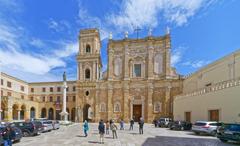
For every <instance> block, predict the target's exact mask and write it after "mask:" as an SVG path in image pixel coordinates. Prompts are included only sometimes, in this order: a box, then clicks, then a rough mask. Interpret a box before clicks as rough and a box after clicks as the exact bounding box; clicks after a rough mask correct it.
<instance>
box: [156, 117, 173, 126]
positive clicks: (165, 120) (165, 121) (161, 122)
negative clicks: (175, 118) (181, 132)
mask: <svg viewBox="0 0 240 146" xmlns="http://www.w3.org/2000/svg"><path fill="white" fill-rule="evenodd" d="M171 122H172V119H171V118H160V119H159V120H158V127H169V125H170V123H171Z"/></svg>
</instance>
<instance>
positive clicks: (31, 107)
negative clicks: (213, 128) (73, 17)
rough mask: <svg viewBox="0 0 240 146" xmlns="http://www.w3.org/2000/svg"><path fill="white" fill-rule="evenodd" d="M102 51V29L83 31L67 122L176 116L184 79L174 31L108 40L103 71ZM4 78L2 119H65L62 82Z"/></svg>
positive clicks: (150, 118) (69, 86)
mask: <svg viewBox="0 0 240 146" xmlns="http://www.w3.org/2000/svg"><path fill="white" fill-rule="evenodd" d="M100 49H101V39H100V34H99V31H98V29H84V30H81V31H80V34H79V53H78V55H77V71H78V72H77V79H76V81H68V82H67V85H68V89H67V112H68V113H69V118H68V119H69V120H72V121H77V122H82V121H84V120H89V121H93V122H95V121H99V120H100V119H104V120H106V119H115V120H117V121H118V120H120V119H123V120H124V121H129V120H130V119H134V120H135V121H138V120H139V119H140V117H142V118H143V119H144V120H145V121H146V122H151V121H152V120H153V119H154V118H156V117H162V116H165V117H172V116H173V105H172V103H173V97H174V96H175V95H178V94H180V93H181V92H182V78H181V77H180V76H179V75H178V74H177V73H176V71H175V69H174V68H172V67H171V64H170V56H171V55H170V52H171V41H170V34H165V35H164V36H158V37H155V36H147V37H145V38H139V39H132V38H127V37H126V38H124V39H121V40H113V39H112V38H110V39H109V42H108V45H107V53H108V56H107V57H108V64H107V70H106V71H104V72H102V61H101V54H100V52H101V51H100ZM1 78H2V80H3V81H2V82H3V84H2V87H1V91H2V93H1V94H2V96H3V100H2V109H3V111H2V115H3V117H2V118H3V119H5V120H13V119H29V118H48V119H58V120H59V119H61V116H60V115H59V113H60V112H61V110H62V109H61V108H62V90H63V89H62V84H63V83H62V81H59V82H39V83H26V82H24V81H21V80H19V79H16V78H14V77H11V76H9V75H7V74H4V73H2V76H1ZM11 84H12V85H11Z"/></svg>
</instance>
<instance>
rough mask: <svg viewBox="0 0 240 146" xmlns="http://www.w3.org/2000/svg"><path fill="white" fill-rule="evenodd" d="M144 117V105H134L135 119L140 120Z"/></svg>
mask: <svg viewBox="0 0 240 146" xmlns="http://www.w3.org/2000/svg"><path fill="white" fill-rule="evenodd" d="M141 117H142V105H141V104H140V105H133V120H134V121H135V122H138V121H139V120H140V118H141Z"/></svg>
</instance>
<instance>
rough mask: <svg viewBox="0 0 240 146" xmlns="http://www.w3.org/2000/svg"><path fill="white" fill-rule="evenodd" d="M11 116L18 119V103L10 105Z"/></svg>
mask: <svg viewBox="0 0 240 146" xmlns="http://www.w3.org/2000/svg"><path fill="white" fill-rule="evenodd" d="M12 118H13V120H18V105H17V104H14V105H13V107H12Z"/></svg>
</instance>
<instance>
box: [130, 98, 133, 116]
mask: <svg viewBox="0 0 240 146" xmlns="http://www.w3.org/2000/svg"><path fill="white" fill-rule="evenodd" d="M130 114H131V115H130V117H131V119H133V100H132V99H131V101H130Z"/></svg>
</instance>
